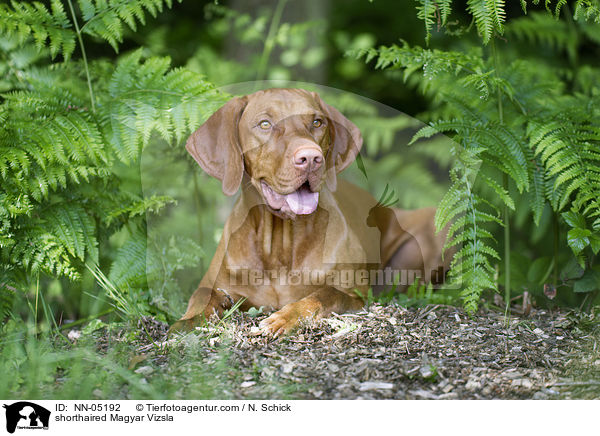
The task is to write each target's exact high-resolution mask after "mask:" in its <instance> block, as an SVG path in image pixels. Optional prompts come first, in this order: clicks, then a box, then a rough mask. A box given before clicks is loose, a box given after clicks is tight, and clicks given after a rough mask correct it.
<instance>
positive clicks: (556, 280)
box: [552, 211, 559, 289]
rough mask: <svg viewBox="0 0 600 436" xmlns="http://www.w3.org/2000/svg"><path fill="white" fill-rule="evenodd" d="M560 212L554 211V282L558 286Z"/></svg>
mask: <svg viewBox="0 0 600 436" xmlns="http://www.w3.org/2000/svg"><path fill="white" fill-rule="evenodd" d="M558 230H559V229H558V212H554V211H553V212H552V233H554V253H553V254H554V271H553V273H554V274H553V277H552V284H553V285H554V289H556V287H557V286H558Z"/></svg>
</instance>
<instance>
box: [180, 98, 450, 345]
mask: <svg viewBox="0 0 600 436" xmlns="http://www.w3.org/2000/svg"><path fill="white" fill-rule="evenodd" d="M362 142H363V141H362V136H361V133H360V131H359V129H358V128H357V127H356V125H354V124H353V123H352V122H351V121H350V120H348V119H347V118H346V117H345V116H344V115H343V114H342V113H340V112H339V111H338V110H337V109H335V108H334V107H332V106H330V105H328V104H327V103H325V102H324V101H323V100H322V99H321V98H320V97H319V95H318V94H316V93H314V92H309V91H306V90H302V89H267V90H263V91H258V92H256V93H254V94H250V95H247V96H243V97H236V98H233V99H232V100H230V101H229V102H227V103H226V104H225V105H224V106H223V107H221V108H220V109H219V110H217V111H216V112H215V113H214V114H213V115H212V116H211V117H210V118H209V119H208V120H207V121H206V122H205V123H204V124H203V125H202V126H200V128H199V129H198V130H196V131H195V132H194V133H193V134H192V135H191V136H190V138H189V139H188V141H187V143H186V149H187V151H188V152H189V153H190V154H191V155H192V157H193V158H194V159H195V161H196V162H197V163H198V164H199V165H200V167H202V169H203V170H204V171H206V172H207V173H208V174H209V175H211V176H213V177H216V178H217V179H219V180H220V181H221V187H222V190H223V193H224V194H226V195H229V196H231V195H234V194H236V192H237V191H238V190H239V189H240V187H241V191H242V192H241V195H240V197H239V198H238V200H237V202H236V203H235V206H234V208H233V210H232V212H231V214H230V216H229V217H228V219H227V221H226V223H225V227H224V230H223V235H222V238H221V240H220V242H219V245H218V247H217V250H216V253H215V255H214V257H213V259H212V261H211V263H210V266H209V268H208V271H207V272H206V274H205V275H204V277H203V278H202V280H201V282H200V285H199V286H198V288H197V289H196V291H195V292H194V293H193V295H192V296H191V298H190V300H189V303H188V307H187V310H186V312H185V314H184V315H183V316H182V317H181V319H180V320H179V321H177V322H176V323H175V324H174V325H173V327H172V328H171V330H172V331H176V330H189V329H191V328H193V327H194V326H195V325H197V324H199V323H200V322H202V321H203V320H205V319H208V318H210V317H211V316H212V315H217V316H220V315H222V313H223V311H224V310H226V309H228V308H231V307H232V305H233V304H234V303H235V302H237V301H239V300H240V299H243V303H242V304H241V306H240V307H241V309H242V310H247V309H249V308H250V307H261V306H264V307H266V308H268V309H271V310H273V311H274V312H273V313H272V314H271V315H270V316H269V317H268V318H266V319H264V320H263V321H262V322H261V323H260V332H259V333H263V334H266V335H273V336H279V335H281V334H287V333H289V332H291V331H292V330H293V329H294V328H295V327H297V326H298V324H299V323H300V322H301V321H302V320H305V319H318V318H323V317H327V316H329V315H330V314H331V313H333V312H335V313H343V312H348V311H355V310H359V309H361V308H362V307H363V306H364V297H365V296H366V295H367V292H368V290H369V288H370V287H371V285H372V284H373V283H372V280H371V279H372V277H371V276H372V274H371V273H373V271H375V274H374V275H375V276H376V279H377V283H376V284H375V286H374V289H376V290H379V291H380V290H381V289H383V288H384V287H385V285H386V284H387V285H390V283H384V284H381V283H380V282H381V281H382V280H381V279H382V277H383V279H385V277H384V276H385V274H383V271H386V270H387V271H389V270H392V271H393V270H411V271H417V272H419V273H420V275H417V278H419V277H420V279H422V280H423V279H424V281H428V280H429V279H428V278H425V275H426V274H425V272H426V271H434V270H437V269H438V268H439V267H441V268H444V269H447V267H448V262H449V261H448V259H442V248H443V246H444V240H445V238H444V235H443V234H442V233H440V234H437V235H436V232H435V227H434V224H433V223H434V219H433V218H434V215H435V209H434V208H426V209H419V210H416V211H403V210H400V209H392V208H389V207H385V206H384V205H382V204H380V203H378V202H377V201H376V200H375V198H374V197H373V196H372V195H371V194H369V193H368V192H366V191H364V190H363V189H361V188H359V187H357V186H355V185H354V184H351V183H349V182H347V181H344V180H342V179H341V178H338V174H339V173H340V172H341V171H343V170H344V169H345V168H347V167H348V166H349V165H350V164H351V163H352V162H353V161H354V160H355V158H356V156H357V154H358V153H359V151H360V149H361V146H362ZM383 281H385V280H383ZM406 286H407V284H400V288H399V290H402V289H405V288H406ZM388 287H389V286H388Z"/></svg>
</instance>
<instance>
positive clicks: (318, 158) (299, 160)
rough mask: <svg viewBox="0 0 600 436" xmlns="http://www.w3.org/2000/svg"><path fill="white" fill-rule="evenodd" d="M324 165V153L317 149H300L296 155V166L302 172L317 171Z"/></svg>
mask: <svg viewBox="0 0 600 436" xmlns="http://www.w3.org/2000/svg"><path fill="white" fill-rule="evenodd" d="M322 163H323V153H322V152H321V149H319V148H317V147H300V148H298V149H297V150H296V152H295V153H294V166H295V167H296V168H298V169H301V170H307V171H310V170H316V169H317V168H319V167H320V166H321V164H322Z"/></svg>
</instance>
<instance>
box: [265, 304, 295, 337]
mask: <svg viewBox="0 0 600 436" xmlns="http://www.w3.org/2000/svg"><path fill="white" fill-rule="evenodd" d="M298 321H299V320H298V315H297V314H296V313H295V311H294V310H291V309H290V308H286V307H284V308H283V309H281V310H278V311H277V312H275V313H273V314H272V315H271V316H269V317H268V318H266V319H263V320H262V321H261V322H260V324H259V327H260V330H259V331H258V332H257V333H258V334H264V335H271V336H274V337H277V336H279V335H285V334H288V333H291V332H292V331H293V330H294V329H295V328H296V327H297V326H298Z"/></svg>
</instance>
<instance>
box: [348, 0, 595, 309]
mask: <svg viewBox="0 0 600 436" xmlns="http://www.w3.org/2000/svg"><path fill="white" fill-rule="evenodd" d="M538 3H539V2H537V1H534V2H533V4H536V5H537V4H538ZM580 3H586V6H593V5H592V4H591V3H592V2H577V3H576V6H579V7H581V6H582V5H581V4H580ZM521 5H522V7H523V10H524V11H526V8H527V2H525V1H522V2H521ZM564 5H565V2H564V1H558V2H556V3H553V2H550V1H547V2H545V6H546V8H547V9H548V10H549V11H551V13H552V14H553V15H554V16H550V15H548V14H544V13H531V14H530V15H529V16H528V17H523V18H518V19H515V20H512V21H511V22H510V23H508V24H506V23H505V16H506V15H505V13H504V2H501V1H496V2H494V1H483V0H482V1H469V2H468V11H469V12H470V13H471V14H472V15H473V21H474V23H475V25H476V27H477V29H478V32H479V34H480V35H481V36H482V40H483V44H484V45H485V44H487V43H488V42H490V41H491V39H492V38H493V37H494V35H499V34H502V32H503V31H504V30H505V25H506V29H507V33H508V34H509V35H512V36H514V37H516V38H518V39H521V40H526V41H528V42H530V43H533V44H543V45H546V46H548V47H550V49H552V50H556V51H562V50H565V51H567V52H568V53H569V59H570V61H571V62H572V63H573V61H574V59H575V56H576V53H577V51H578V50H579V47H580V44H581V41H582V38H580V36H581V35H586V36H588V37H589V38H590V39H592V40H593V38H594V35H595V33H594V30H593V29H592V28H591V27H589V26H590V25H589V24H573V25H569V24H568V23H565V22H562V21H558V22H557V21H556V19H557V18H558V15H559V13H560V11H561V9H562V7H563V6H564ZM425 6H426V4H425V3H422V4H421V9H419V13H420V14H421V15H422V16H421V18H424V17H426V16H428V17H429V18H430V19H432V17H434V16H435V15H431V14H432V12H431V10H427V9H425V8H424V7H425ZM426 11H430V12H428V13H426ZM593 16H594V12H593V9H591V12H590V15H589V16H588V19H589V18H590V17H593ZM575 18H576V19H581V11H579V13H577V12H576V14H575ZM426 25H427V22H426ZM590 35H591V36H590ZM495 50H496V49H495V47H494V46H492V53H494V52H495ZM350 54H351V55H352V56H354V57H355V58H358V59H360V58H364V59H365V61H366V62H372V61H374V62H375V68H380V69H392V70H401V71H402V72H403V78H404V80H405V81H408V80H409V79H410V83H412V84H416V85H417V86H418V87H419V88H420V90H421V91H422V92H423V93H424V94H425V95H427V96H429V97H431V99H432V103H433V104H432V106H433V108H431V109H430V110H429V111H428V112H427V113H426V116H428V117H430V119H431V120H432V121H431V122H430V124H429V125H428V126H426V127H424V128H422V129H420V130H419V131H418V132H417V133H416V134H415V135H414V137H413V140H412V142H416V141H418V140H420V139H422V138H429V137H432V136H433V135H435V134H437V133H439V132H443V133H446V134H447V135H450V136H451V137H452V139H453V140H454V141H455V142H456V143H457V144H458V145H457V146H455V147H453V149H452V150H453V151H454V152H455V153H456V154H457V155H459V156H460V155H462V156H463V157H461V158H459V159H457V162H456V164H455V166H454V167H453V169H452V171H451V176H452V180H453V185H452V186H451V187H450V189H449V191H448V192H447V193H446V196H445V197H444V199H443V200H442V202H441V203H440V205H439V209H438V214H437V216H436V219H437V222H436V224H437V226H438V228H441V227H443V226H449V227H448V228H449V237H448V244H449V246H456V247H457V254H456V256H455V257H454V259H453V261H452V273H451V274H452V276H453V278H454V280H457V281H460V282H461V283H462V285H463V298H464V301H465V306H466V307H467V308H468V309H469V310H474V309H475V308H476V306H477V302H478V301H479V298H480V295H481V293H482V291H483V290H485V289H493V290H495V289H497V285H496V280H495V279H494V277H495V274H496V271H495V268H494V262H497V261H498V260H499V258H498V252H497V250H496V248H495V240H494V239H493V237H492V235H493V233H492V229H493V228H494V226H499V225H503V222H502V221H501V220H500V208H501V207H505V208H507V209H508V210H518V209H517V201H518V202H519V204H522V205H527V206H528V208H529V210H530V213H531V215H532V217H533V222H534V223H535V224H536V225H539V224H540V223H541V219H542V215H543V212H544V210H546V208H547V206H549V207H551V208H552V209H553V210H554V211H555V212H556V213H558V212H563V213H562V216H563V219H564V220H565V222H567V224H568V225H569V226H571V229H570V230H569V232H568V238H567V239H568V241H567V242H568V244H569V245H570V246H571V248H572V249H573V253H574V254H575V256H576V257H577V259H578V260H579V261H580V263H581V265H582V266H584V264H583V263H582V262H583V261H584V260H585V259H586V258H589V255H584V251H585V250H590V251H589V253H590V254H596V253H597V252H599V251H600V232H599V231H600V201H599V200H598V198H600V171H598V168H600V161H599V160H600V146H599V138H600V134H599V133H600V130H599V128H598V123H597V120H598V115H599V114H598V110H597V107H598V106H597V104H598V97H597V82H596V81H595V80H587V81H586V82H584V81H578V82H574V83H577V84H578V85H579V86H581V87H582V89H583V90H585V92H583V93H579V94H576V95H569V94H568V88H569V87H567V86H565V80H564V76H563V74H564V71H561V72H558V71H557V70H556V69H551V68H548V67H547V66H545V65H544V64H542V65H543V66H542V67H540V62H537V63H534V62H527V61H523V60H519V59H515V60H512V61H510V62H507V63H505V64H504V65H502V70H501V71H498V62H497V61H495V60H494V59H492V57H487V58H486V57H485V56H484V55H483V53H482V52H481V51H477V50H470V51H466V52H457V51H440V50H430V49H423V48H420V47H410V46H409V45H408V44H406V43H403V45H402V46H396V45H392V46H386V47H380V48H378V49H374V48H371V49H364V50H359V51H354V52H352V53H350ZM590 72H591V70H590ZM417 73H420V74H417ZM589 77H591V76H589ZM571 86H572V85H571ZM417 146H418V145H417ZM465 154H466V156H467V157H464V156H465ZM476 159H479V160H480V162H481V169H480V173H479V177H478V178H477V179H478V180H477V183H474V182H473V180H472V179H473V178H474V177H475V176H474V171H475V169H476V167H475V166H473V165H475V163H474V162H475V160H476ZM492 168H495V169H496V171H495V172H494V171H492ZM498 171H499V173H500V174H504V175H506V176H507V179H505V180H507V181H508V183H507V182H506V181H505V182H504V183H503V184H500V183H498V182H497V181H496V179H495V178H494V177H491V176H490V174H497V173H498ZM470 177H471V178H470ZM511 186H514V187H515V188H516V189H514V190H513V189H511ZM515 196H517V197H515ZM523 198H525V199H527V201H523ZM521 209H522V208H521ZM565 210H568V212H564V211H565ZM519 213H520V214H521V215H522V213H521V212H520V211H519ZM565 214H567V215H565ZM567 217H568V218H567ZM505 220H506V218H505ZM506 221H507V222H508V220H506ZM588 247H589V248H588ZM555 261H556V259H555ZM589 264H590V263H589V262H588V265H589ZM505 269H506V268H505ZM506 273H507V274H508V271H507V272H506ZM506 283H508V279H507V281H506Z"/></svg>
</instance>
